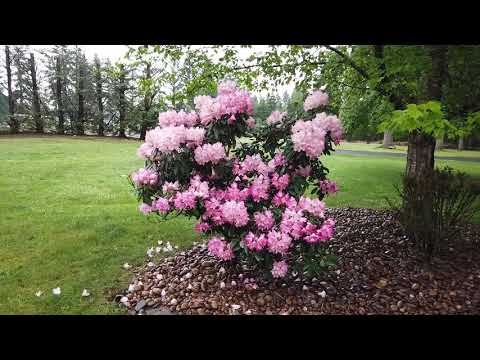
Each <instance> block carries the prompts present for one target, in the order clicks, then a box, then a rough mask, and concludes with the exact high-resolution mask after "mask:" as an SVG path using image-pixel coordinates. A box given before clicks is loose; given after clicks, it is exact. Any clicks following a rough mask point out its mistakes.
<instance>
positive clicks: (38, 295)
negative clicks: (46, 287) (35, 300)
mask: <svg viewBox="0 0 480 360" xmlns="http://www.w3.org/2000/svg"><path fill="white" fill-rule="evenodd" d="M42 294H43V291H37V292H36V293H35V296H36V297H40V296H42Z"/></svg>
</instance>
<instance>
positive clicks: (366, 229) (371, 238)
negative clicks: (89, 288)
mask: <svg viewBox="0 0 480 360" xmlns="http://www.w3.org/2000/svg"><path fill="white" fill-rule="evenodd" d="M328 216H332V217H334V218H335V220H336V221H337V226H336V234H335V237H334V238H333V239H332V240H331V241H330V243H329V249H330V251H331V252H332V253H334V254H336V255H337V256H338V264H337V266H336V268H335V269H334V271H329V272H326V273H324V274H323V275H322V276H321V277H319V278H314V279H311V280H306V279H300V278H298V277H297V278H294V277H290V278H287V279H277V280H271V279H270V280H269V279H267V278H264V277H262V276H258V275H257V274H255V273H253V272H252V271H250V270H249V269H245V268H242V267H241V266H234V265H232V264H227V263H224V262H220V261H218V260H216V259H215V258H213V257H211V256H210V255H208V252H207V249H206V246H205V244H201V245H197V246H195V247H193V248H191V249H190V250H188V251H184V252H181V253H178V254H176V255H174V256H171V257H166V258H163V259H162V260H161V261H160V262H159V264H158V265H155V266H154V267H152V266H145V267H143V268H141V269H139V271H138V272H137V273H136V275H135V277H134V279H133V281H132V283H131V284H130V286H129V289H130V290H131V291H127V290H125V293H124V294H119V295H117V296H116V300H117V301H119V299H122V297H126V298H125V299H123V300H124V301H121V302H120V306H123V307H127V309H128V310H129V313H130V314H146V315H148V314H187V315H227V314H229V315H241V314H247V315H249V314H252V315H255V314H282V315H283V314H301V315H308V314H312V315H318V314H359V315H369V314H480V227H479V226H478V225H469V226H467V227H465V228H464V229H461V230H459V233H458V239H461V241H456V242H453V243H452V244H450V245H449V249H447V250H446V251H445V252H444V253H441V254H440V255H439V256H438V257H436V258H435V259H434V261H432V262H431V263H430V264H426V263H424V261H423V260H422V258H421V257H420V256H418V255H417V253H416V251H414V249H413V247H412V246H411V244H410V241H409V240H408V239H407V238H406V236H404V234H403V233H402V230H401V229H400V227H399V225H398V224H397V223H396V222H395V220H394V217H393V215H392V214H391V213H390V212H388V211H380V210H371V209H352V208H342V209H330V210H329V211H328ZM297 276H298V274H297ZM127 299H128V301H126V300H127Z"/></svg>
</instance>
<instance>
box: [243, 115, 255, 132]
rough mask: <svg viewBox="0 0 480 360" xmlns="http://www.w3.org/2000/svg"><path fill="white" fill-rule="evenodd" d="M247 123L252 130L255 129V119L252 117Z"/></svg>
mask: <svg viewBox="0 0 480 360" xmlns="http://www.w3.org/2000/svg"><path fill="white" fill-rule="evenodd" d="M245 122H246V124H247V126H248V127H249V128H250V129H252V128H253V127H255V119H254V118H252V117H251V116H250V117H249V118H248V119H247V120H246V121H245Z"/></svg>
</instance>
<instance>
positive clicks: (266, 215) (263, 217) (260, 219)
mask: <svg viewBox="0 0 480 360" xmlns="http://www.w3.org/2000/svg"><path fill="white" fill-rule="evenodd" d="M253 217H254V218H255V224H256V225H257V228H258V229H259V230H263V231H267V230H270V229H271V228H272V227H273V225H274V223H275V219H274V218H273V213H272V212H271V211H270V210H265V211H264V212H256V213H255V214H254V215H253Z"/></svg>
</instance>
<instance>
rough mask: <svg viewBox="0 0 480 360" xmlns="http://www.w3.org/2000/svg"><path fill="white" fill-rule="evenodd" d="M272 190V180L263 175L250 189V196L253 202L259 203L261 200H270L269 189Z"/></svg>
mask: <svg viewBox="0 0 480 360" xmlns="http://www.w3.org/2000/svg"><path fill="white" fill-rule="evenodd" d="M269 188H270V180H269V178H268V177H264V176H263V175H259V176H257V177H256V178H255V179H254V180H253V182H252V184H251V185H250V188H249V194H250V196H251V197H252V199H253V201H255V202H259V201H260V200H266V199H268V197H269V195H268V189H269Z"/></svg>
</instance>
